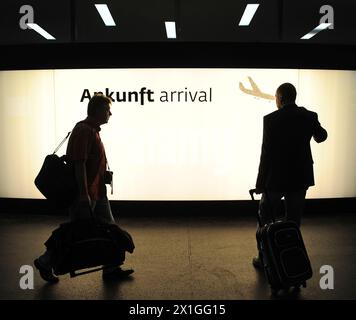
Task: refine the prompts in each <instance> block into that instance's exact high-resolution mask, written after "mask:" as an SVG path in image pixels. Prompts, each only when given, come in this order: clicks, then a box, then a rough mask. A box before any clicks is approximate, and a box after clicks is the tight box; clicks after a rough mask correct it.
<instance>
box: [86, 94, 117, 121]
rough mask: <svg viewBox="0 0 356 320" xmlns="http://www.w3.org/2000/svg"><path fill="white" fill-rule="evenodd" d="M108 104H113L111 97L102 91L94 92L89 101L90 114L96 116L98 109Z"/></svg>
mask: <svg viewBox="0 0 356 320" xmlns="http://www.w3.org/2000/svg"><path fill="white" fill-rule="evenodd" d="M106 104H109V105H110V104H111V99H110V98H109V97H107V96H106V95H104V94H102V93H96V94H94V96H93V97H92V98H91V99H90V100H89V103H88V111H87V113H88V116H95V115H96V113H97V111H98V110H99V109H100V108H102V107H103V105H106Z"/></svg>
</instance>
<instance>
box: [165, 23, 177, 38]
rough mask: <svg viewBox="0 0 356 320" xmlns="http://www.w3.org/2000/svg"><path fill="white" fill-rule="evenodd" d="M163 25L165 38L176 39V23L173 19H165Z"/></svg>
mask: <svg viewBox="0 0 356 320" xmlns="http://www.w3.org/2000/svg"><path fill="white" fill-rule="evenodd" d="M165 25H166V32H167V38H168V39H176V38H177V33H176V23H175V22H174V21H165Z"/></svg>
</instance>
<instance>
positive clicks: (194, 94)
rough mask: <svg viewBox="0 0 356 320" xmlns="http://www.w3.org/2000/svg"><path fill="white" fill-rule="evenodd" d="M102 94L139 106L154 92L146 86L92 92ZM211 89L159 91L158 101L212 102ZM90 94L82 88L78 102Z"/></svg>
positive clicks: (153, 98)
mask: <svg viewBox="0 0 356 320" xmlns="http://www.w3.org/2000/svg"><path fill="white" fill-rule="evenodd" d="M99 93H101V94H104V95H106V96H107V97H109V98H110V99H111V101H112V102H139V103H140V105H141V106H143V105H144V104H145V102H155V101H156V100H155V92H154V91H152V90H151V89H148V88H146V87H142V88H141V90H140V91H111V90H110V89H109V88H106V89H105V92H102V91H94V92H93V95H94V94H99ZM212 95H213V89H212V88H209V89H208V90H192V91H191V90H188V89H187V88H184V90H181V91H161V92H160V94H159V101H160V102H212ZM91 97H92V94H91V93H90V90H89V89H84V90H83V93H82V96H81V99H80V102H83V101H85V100H86V99H88V101H89V100H90V99H91Z"/></svg>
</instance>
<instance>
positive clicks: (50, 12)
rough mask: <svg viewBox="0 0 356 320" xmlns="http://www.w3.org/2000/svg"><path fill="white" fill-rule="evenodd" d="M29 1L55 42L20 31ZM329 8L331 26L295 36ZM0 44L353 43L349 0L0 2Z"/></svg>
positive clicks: (354, 11)
mask: <svg viewBox="0 0 356 320" xmlns="http://www.w3.org/2000/svg"><path fill="white" fill-rule="evenodd" d="M95 3H105V4H107V5H108V8H109V9H110V12H111V14H112V16H113V17H114V20H115V22H116V26H114V27H107V26H105V25H104V23H103V21H102V19H101V17H100V16H99V14H98V12H97V10H96V8H95ZM249 3H258V4H260V6H259V8H258V10H257V11H256V13H255V16H254V18H253V19H252V21H251V24H250V25H249V26H245V27H242V26H239V25H238V24H239V21H240V18H241V16H242V14H243V12H244V10H245V8H246V5H247V4H249ZM23 5H30V6H31V7H32V8H33V12H34V22H35V23H37V24H39V25H40V26H41V27H42V28H44V29H45V30H46V31H48V32H49V33H50V34H52V35H53V36H54V37H55V38H56V40H46V39H45V38H43V37H42V36H41V35H39V34H37V33H36V32H35V31H34V30H30V29H26V30H22V29H21V27H20V19H21V18H23V17H24V13H20V8H21V7H22V6H23ZM324 5H329V6H331V7H332V9H333V11H334V21H333V22H334V29H327V30H324V31H322V32H320V33H318V34H317V35H316V36H314V37H313V38H311V39H310V40H301V39H300V38H301V37H302V36H303V35H305V34H306V33H308V32H309V31H311V30H313V29H314V28H315V27H317V26H318V25H319V24H320V22H321V19H322V17H323V15H324V14H323V13H320V8H321V7H322V6H324ZM0 12H1V14H2V18H1V20H0V45H18V44H34V43H49V42H52V43H53V42H56V43H98V42H108V43H109V42H110V43H113V42H118V43H120V42H233V43H318V44H323V43H328V44H344V45H350V44H351V45H354V44H356V27H355V24H354V16H355V15H356V1H355V0H328V1H326V0H302V1H298V0H254V1H247V0H126V1H121V0H104V1H92V0H48V1H46V0H41V1H40V0H26V1H25V0H22V1H20V0H1V2H0ZM165 21H175V22H176V26H177V38H176V39H167V36H166V30H165V24H164V22H165Z"/></svg>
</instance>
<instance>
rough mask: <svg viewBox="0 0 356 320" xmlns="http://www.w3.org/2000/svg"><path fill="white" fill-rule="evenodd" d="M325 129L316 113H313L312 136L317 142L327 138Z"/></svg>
mask: <svg viewBox="0 0 356 320" xmlns="http://www.w3.org/2000/svg"><path fill="white" fill-rule="evenodd" d="M327 137H328V133H327V131H326V130H325V129H324V128H323V127H322V126H321V125H320V122H319V120H318V115H317V114H316V113H315V127H314V132H313V138H314V140H315V141H316V142H317V143H320V142H323V141H325V140H326V139H327Z"/></svg>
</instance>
